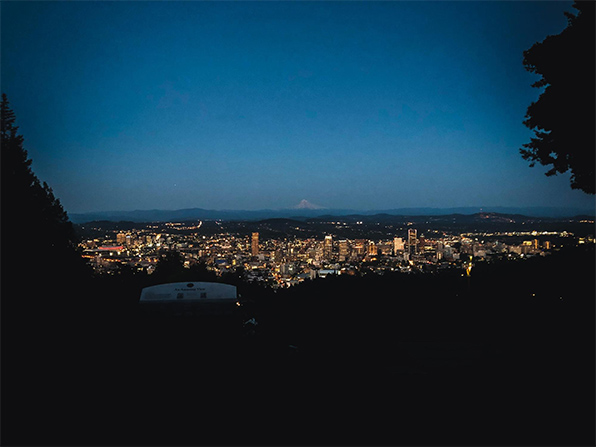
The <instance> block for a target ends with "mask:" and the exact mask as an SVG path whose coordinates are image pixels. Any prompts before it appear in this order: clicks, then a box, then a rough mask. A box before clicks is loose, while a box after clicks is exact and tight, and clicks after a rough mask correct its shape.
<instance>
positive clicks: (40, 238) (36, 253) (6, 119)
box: [0, 94, 88, 307]
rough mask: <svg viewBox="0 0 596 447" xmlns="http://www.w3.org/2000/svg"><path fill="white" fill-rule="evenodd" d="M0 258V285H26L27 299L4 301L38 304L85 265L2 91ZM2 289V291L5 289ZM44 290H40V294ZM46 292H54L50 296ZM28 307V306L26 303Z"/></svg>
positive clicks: (68, 284)
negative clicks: (33, 165)
mask: <svg viewBox="0 0 596 447" xmlns="http://www.w3.org/2000/svg"><path fill="white" fill-rule="evenodd" d="M0 108H1V138H2V149H1V156H2V168H1V169H2V171H1V172H2V264H3V289H4V290H6V289H10V290H20V289H23V287H26V290H28V292H27V294H26V295H27V299H26V300H25V299H23V298H21V299H20V301H23V303H17V302H16V300H17V299H16V298H15V302H14V303H12V302H11V300H10V297H9V295H6V294H4V293H3V295H4V297H5V298H6V300H3V301H4V303H3V304H7V302H8V303H9V304H15V305H16V304H24V302H25V301H26V302H28V303H29V304H31V305H32V304H34V303H36V304H41V303H43V302H46V301H50V300H54V301H55V300H57V299H62V298H64V297H65V295H66V293H65V292H66V290H67V289H72V286H74V284H76V283H77V281H79V280H82V279H83V278H84V277H85V275H86V274H87V273H88V269H87V268H86V266H85V265H84V262H83V260H82V258H81V256H80V254H79V253H78V251H77V248H76V235H75V232H74V229H73V226H72V223H71V222H70V221H69V219H68V215H67V214H66V212H65V211H64V208H63V207H62V204H61V203H60V200H58V199H57V198H56V197H55V196H54V193H53V191H52V189H51V188H50V187H49V186H48V184H47V183H45V182H43V183H42V182H41V181H40V180H39V179H38V178H37V176H36V175H35V173H34V172H33V170H32V169H31V159H29V158H28V154H27V151H26V150H25V148H24V138H23V136H22V135H19V134H18V126H16V125H15V114H14V112H13V110H12V109H11V108H10V106H9V102H8V99H7V97H6V95H5V94H3V95H2V101H1V104H0ZM4 290H3V291H4ZM40 292H42V295H43V296H41V295H40ZM50 292H53V293H54V294H55V295H54V296H52V297H51V298H50ZM28 307H31V306H28Z"/></svg>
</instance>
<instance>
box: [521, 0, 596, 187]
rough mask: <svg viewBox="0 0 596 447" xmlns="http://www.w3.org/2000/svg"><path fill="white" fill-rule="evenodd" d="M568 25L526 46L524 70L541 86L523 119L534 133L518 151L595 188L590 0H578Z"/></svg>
mask: <svg viewBox="0 0 596 447" xmlns="http://www.w3.org/2000/svg"><path fill="white" fill-rule="evenodd" d="M573 7H574V8H575V9H577V10H578V11H579V12H578V14H577V15H576V16H574V15H573V14H571V13H568V12H566V13H565V15H566V17H567V19H568V25H567V28H565V29H564V30H563V32H561V34H558V35H555V36H548V37H547V38H546V39H544V40H543V41H542V42H538V43H535V44H534V45H533V46H532V47H531V48H530V49H528V50H526V51H524V61H523V63H524V66H525V68H526V70H528V71H530V72H532V73H536V74H538V75H540V79H539V80H538V81H537V82H535V83H534V84H532V87H536V88H543V87H544V91H543V92H542V94H541V95H540V97H539V98H538V100H537V101H536V102H533V103H532V104H530V106H529V107H528V110H527V113H526V119H525V121H524V124H525V125H526V126H527V127H528V128H530V129H531V130H533V131H534V133H535V137H533V138H531V141H530V142H529V143H526V144H524V145H523V149H520V153H521V155H522V157H523V158H524V159H525V160H529V161H530V166H534V165H535V164H536V162H539V163H540V164H542V165H545V166H552V167H551V168H550V169H549V170H548V171H547V172H546V175H547V176H552V175H555V174H556V173H564V172H567V171H568V170H570V171H571V187H572V188H573V189H581V190H583V191H584V192H586V193H588V194H594V186H595V185H594V164H595V159H594V119H595V115H594V2H584V1H582V2H580V1H576V2H575V3H574V4H573Z"/></svg>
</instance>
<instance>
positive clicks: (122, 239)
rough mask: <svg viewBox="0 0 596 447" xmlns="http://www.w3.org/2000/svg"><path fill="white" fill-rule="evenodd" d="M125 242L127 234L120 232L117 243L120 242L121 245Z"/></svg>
mask: <svg viewBox="0 0 596 447" xmlns="http://www.w3.org/2000/svg"><path fill="white" fill-rule="evenodd" d="M125 242H126V234H124V233H118V234H117V235H116V243H118V244H119V245H123V244H124V243H125Z"/></svg>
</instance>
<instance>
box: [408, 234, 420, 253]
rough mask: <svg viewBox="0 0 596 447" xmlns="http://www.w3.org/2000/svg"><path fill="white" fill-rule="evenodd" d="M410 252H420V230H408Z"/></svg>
mask: <svg viewBox="0 0 596 447" xmlns="http://www.w3.org/2000/svg"><path fill="white" fill-rule="evenodd" d="M408 252H409V253H410V255H414V254H417V253H418V232H417V231H416V230H412V229H410V230H408Z"/></svg>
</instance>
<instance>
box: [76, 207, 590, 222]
mask: <svg viewBox="0 0 596 447" xmlns="http://www.w3.org/2000/svg"><path fill="white" fill-rule="evenodd" d="M477 213H481V214H490V213H498V214H503V215H509V214H511V215H524V216H537V217H552V218H562V217H572V216H577V215H587V216H594V214H595V212H594V210H591V209H589V208H577V207H576V208H572V207H568V208H562V207H523V208H521V207H517V208H516V207H464V208H397V209H389V210H354V209H324V208H323V209H295V208H291V209H279V210H269V209H265V210H207V209H203V208H186V209H179V210H157V209H154V210H134V211H100V212H91V213H70V214H69V217H70V219H71V220H72V222H74V223H85V222H92V221H101V220H108V221H133V222H168V221H178V222H182V221H187V220H217V219H221V220H263V219H272V218H284V219H288V218H290V219H301V220H303V219H308V218H314V217H324V216H325V217H330V216H344V217H345V216H379V215H390V216H395V215H399V216H446V215H455V214H460V215H473V214H477Z"/></svg>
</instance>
